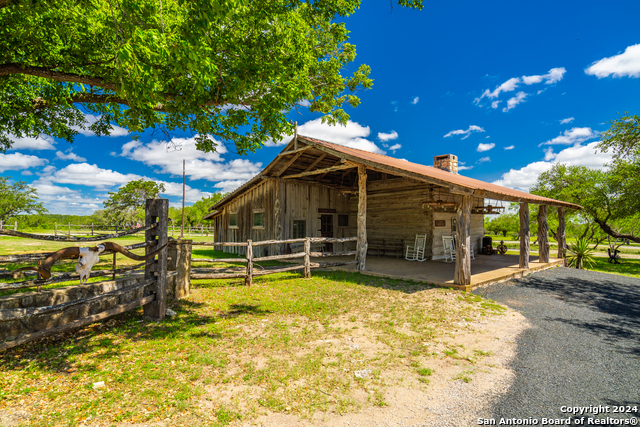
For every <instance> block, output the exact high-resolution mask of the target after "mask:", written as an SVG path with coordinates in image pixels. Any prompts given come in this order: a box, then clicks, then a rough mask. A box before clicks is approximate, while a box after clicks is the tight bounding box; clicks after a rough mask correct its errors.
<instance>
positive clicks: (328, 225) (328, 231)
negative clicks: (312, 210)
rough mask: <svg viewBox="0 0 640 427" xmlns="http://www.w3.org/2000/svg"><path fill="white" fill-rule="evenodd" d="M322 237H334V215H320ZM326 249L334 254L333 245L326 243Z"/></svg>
mask: <svg viewBox="0 0 640 427" xmlns="http://www.w3.org/2000/svg"><path fill="white" fill-rule="evenodd" d="M320 237H333V215H320ZM324 247H325V250H326V251H327V252H333V243H325V246H324Z"/></svg>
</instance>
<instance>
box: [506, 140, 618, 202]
mask: <svg viewBox="0 0 640 427" xmlns="http://www.w3.org/2000/svg"><path fill="white" fill-rule="evenodd" d="M597 144H598V142H597V141H596V142H591V143H589V144H587V145H574V146H573V147H569V148H565V149H564V150H562V151H560V152H559V153H557V154H556V153H553V152H552V151H547V150H545V159H547V158H550V159H551V157H552V156H553V157H552V160H546V161H539V162H533V163H530V164H528V165H527V166H525V167H523V168H520V169H511V170H510V171H509V172H507V173H504V174H502V177H501V178H500V179H499V180H497V181H494V182H493V183H494V184H497V185H502V186H503V187H509V188H514V189H517V190H522V191H529V188H530V187H531V186H532V185H533V184H535V182H536V181H537V180H538V176H540V174H541V173H543V172H546V171H548V170H549V169H551V167H552V166H553V165H554V164H555V163H565V164H567V165H569V166H586V167H588V168H591V169H604V168H605V166H604V165H605V164H606V163H608V162H610V161H611V154H609V153H602V152H599V151H596V145H597ZM549 148H551V147H549Z"/></svg>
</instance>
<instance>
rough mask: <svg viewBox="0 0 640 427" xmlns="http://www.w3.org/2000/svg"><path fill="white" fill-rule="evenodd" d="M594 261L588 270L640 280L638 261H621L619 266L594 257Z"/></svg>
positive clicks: (639, 263)
mask: <svg viewBox="0 0 640 427" xmlns="http://www.w3.org/2000/svg"><path fill="white" fill-rule="evenodd" d="M594 261H595V264H594V265H593V266H592V267H591V268H589V270H593V271H601V272H603V273H613V274H620V275H622V276H631V277H637V278H640V259H621V260H620V264H613V263H610V262H609V261H608V258H599V257H594Z"/></svg>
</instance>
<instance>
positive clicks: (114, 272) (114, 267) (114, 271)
mask: <svg viewBox="0 0 640 427" xmlns="http://www.w3.org/2000/svg"><path fill="white" fill-rule="evenodd" d="M113 280H116V252H114V253H113Z"/></svg>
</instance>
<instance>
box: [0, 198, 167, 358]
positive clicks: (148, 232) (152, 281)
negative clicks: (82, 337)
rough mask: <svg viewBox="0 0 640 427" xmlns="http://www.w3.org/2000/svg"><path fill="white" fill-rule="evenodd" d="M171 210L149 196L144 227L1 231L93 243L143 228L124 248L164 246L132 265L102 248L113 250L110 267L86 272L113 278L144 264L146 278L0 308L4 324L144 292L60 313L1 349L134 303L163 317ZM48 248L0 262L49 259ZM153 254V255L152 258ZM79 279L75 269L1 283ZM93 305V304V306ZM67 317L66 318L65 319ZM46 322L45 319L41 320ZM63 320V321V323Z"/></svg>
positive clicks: (10, 286)
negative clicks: (49, 301) (85, 232)
mask: <svg viewBox="0 0 640 427" xmlns="http://www.w3.org/2000/svg"><path fill="white" fill-rule="evenodd" d="M168 210H169V204H168V200H166V199H149V200H147V205H146V219H145V224H146V225H145V226H142V227H138V228H136V229H132V230H128V231H125V232H121V233H116V234H105V235H99V236H94V237H84V238H83V237H74V236H64V235H61V236H50V235H37V234H28V233H22V232H18V231H13V230H0V235H9V236H17V237H23V238H29V239H36V240H45V241H56V242H97V241H104V240H106V239H113V238H117V237H123V236H127V235H131V234H135V233H139V232H144V233H145V241H144V242H141V243H137V244H133V245H129V246H124V248H125V249H127V250H131V249H138V248H145V253H146V254H150V253H151V252H154V251H155V250H156V249H158V248H163V247H164V249H162V250H161V251H160V252H159V253H158V254H157V255H156V256H154V257H153V258H151V259H149V260H147V261H145V262H143V263H141V264H137V265H134V266H131V267H124V268H116V252H115V251H104V252H102V253H101V255H105V254H108V253H113V269H111V270H99V271H92V272H91V273H90V277H101V276H111V277H112V280H115V277H116V274H122V273H128V272H131V271H134V270H137V269H141V268H144V279H143V280H142V281H138V282H135V283H132V284H125V285H124V286H123V287H121V288H119V289H115V290H113V291H109V292H104V293H100V294H97V295H93V296H90V297H86V298H80V299H76V300H72V301H67V302H64V303H61V304H54V305H43V306H36V307H28V308H10V309H0V329H2V328H1V327H2V323H3V322H11V321H16V320H19V321H20V323H24V324H26V323H28V322H29V320H30V319H32V318H34V317H35V316H41V315H48V314H52V313H55V314H59V313H65V312H66V311H68V310H75V311H76V312H77V313H88V312H91V310H90V308H91V307H90V306H91V305H92V304H96V305H98V306H101V304H100V303H101V302H103V301H104V300H105V299H107V298H113V297H119V296H122V295H124V294H127V293H129V295H131V294H132V291H138V293H140V290H141V289H142V295H143V296H142V297H140V298H136V299H135V300H132V301H127V302H125V303H121V304H117V305H115V306H112V307H110V308H109V309H108V310H105V311H101V312H98V313H95V314H92V315H89V316H85V317H80V318H73V316H71V318H69V316H61V319H62V321H53V322H51V323H52V325H54V326H51V327H45V328H42V329H41V330H37V331H32V332H31V333H26V334H22V335H20V336H17V337H15V338H14V339H12V340H11V341H4V342H2V341H0V350H5V349H8V348H12V347H15V346H18V345H21V344H24V343H26V342H29V341H32V340H35V339H40V338H44V337H47V336H50V335H54V334H57V333H60V332H65V331H68V330H71V329H75V328H78V327H82V326H86V325H88V324H90V323H93V322H97V321H100V320H103V319H106V318H108V317H111V316H114V315H116V314H120V313H124V312H126V311H129V310H132V309H134V308H137V307H140V306H143V307H144V314H145V316H146V317H148V318H151V319H153V320H162V319H163V318H164V315H165V310H166V296H167V293H166V285H167V247H166V246H167V243H168V237H167V228H168V227H167V214H168ZM51 254H52V253H31V254H21V255H2V256H0V263H16V262H20V263H22V262H26V261H40V260H43V259H45V258H47V257H48V256H49V255H51ZM156 258H157V259H156ZM12 276H13V273H12V272H5V273H2V274H0V277H3V278H7V277H12ZM79 279H80V275H79V274H75V273H63V274H57V275H56V274H55V273H54V275H52V277H51V278H49V279H47V280H44V279H41V278H40V275H39V274H38V278H37V279H36V280H21V281H18V282H10V283H0V291H6V290H16V289H25V288H34V287H37V290H38V292H40V287H41V286H44V285H49V284H52V283H59V282H67V281H76V280H79ZM99 283H103V282H98V283H92V284H91V285H98V284H99ZM94 308H95V306H94ZM67 320H69V321H67ZM45 323H46V322H45ZM61 323H62V324H61Z"/></svg>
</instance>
